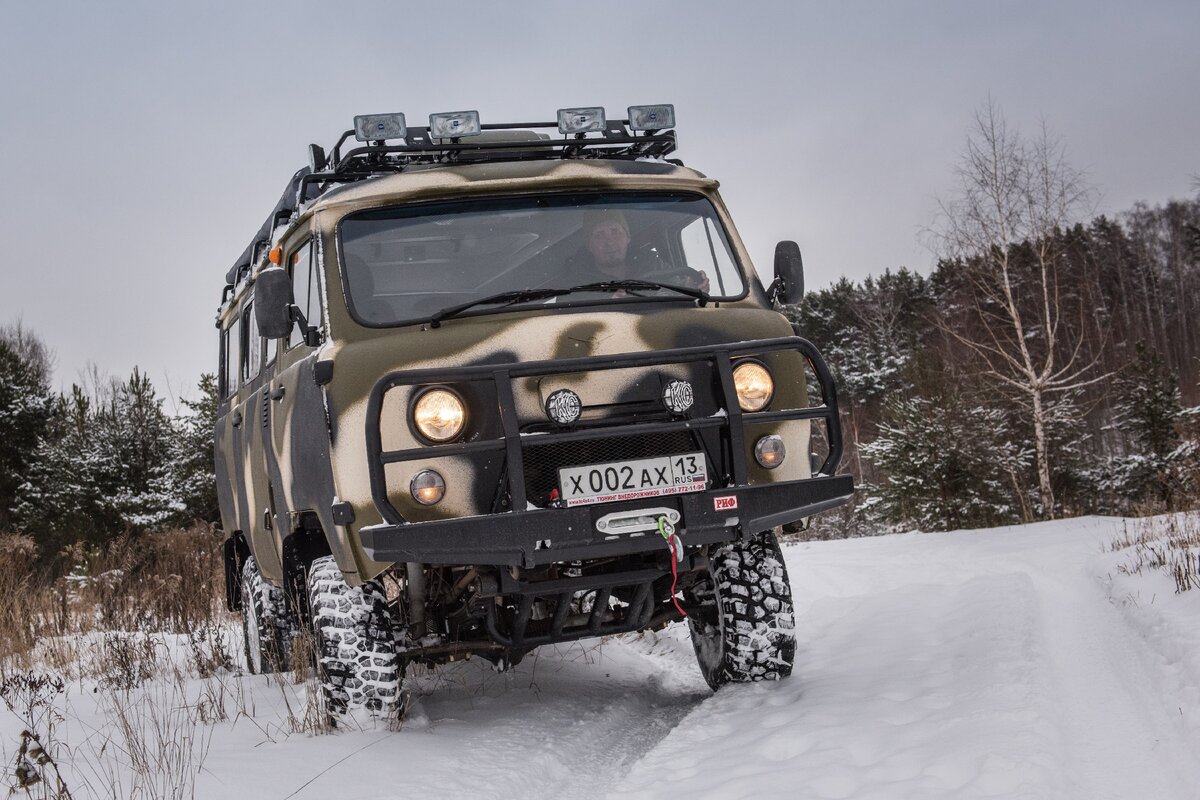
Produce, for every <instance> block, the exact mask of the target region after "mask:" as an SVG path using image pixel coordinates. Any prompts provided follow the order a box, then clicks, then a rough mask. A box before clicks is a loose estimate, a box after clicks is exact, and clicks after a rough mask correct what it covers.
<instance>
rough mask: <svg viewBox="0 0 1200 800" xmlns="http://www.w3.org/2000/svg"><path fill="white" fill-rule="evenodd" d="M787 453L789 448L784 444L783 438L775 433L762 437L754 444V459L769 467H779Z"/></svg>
mask: <svg viewBox="0 0 1200 800" xmlns="http://www.w3.org/2000/svg"><path fill="white" fill-rule="evenodd" d="M786 455H787V448H786V447H784V446H783V439H781V438H779V437H778V436H776V435H775V434H773V433H771V434H768V435H766V436H764V437H762V438H761V439H759V440H758V441H757V442H755V444H754V460H755V461H757V462H758V463H759V464H761V465H762V466H764V467H766V468H767V469H775V468H776V467H778V466H779V465H780V464H782V463H783V459H784V457H785V456H786Z"/></svg>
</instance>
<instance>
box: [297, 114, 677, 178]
mask: <svg viewBox="0 0 1200 800" xmlns="http://www.w3.org/2000/svg"><path fill="white" fill-rule="evenodd" d="M628 125H629V120H627V119H622V120H609V121H607V122H606V123H605V127H604V130H602V131H597V132H596V133H598V134H599V135H596V136H589V135H588V134H585V133H576V134H568V135H564V136H562V138H552V137H551V136H549V135H547V134H544V133H538V129H542V128H550V129H553V130H554V131H555V132H557V131H558V123H557V122H514V123H491V124H482V125H480V126H479V128H480V131H481V132H482V135H480V136H478V137H477V138H476V137H471V138H467V137H455V138H450V139H439V138H435V137H432V136H430V134H429V128H427V127H413V128H408V129H407V131H406V134H405V137H404V144H391V145H389V144H385V143H384V142H382V141H378V142H370V143H369V144H365V145H362V146H360V147H355V148H354V149H352V150H349V151H348V152H346V153H345V154H344V155H343V154H342V145H344V144H345V143H346V141H347V140H348V139H350V137H352V136H354V131H353V130H349V131H346V132H345V133H343V134H342V136H341V138H340V139H338V142H337V144H336V145H334V147H333V151H332V153H331V154H330V158H329V159H328V163H327V164H325V165H323V167H322V168H321V169H320V170H319V171H317V170H314V171H313V172H311V173H310V174H308V175H306V176H304V178H303V179H302V181H301V185H302V186H303V187H307V186H308V185H310V184H317V185H320V186H321V187H322V188H321V191H322V192H324V191H327V190H328V189H329V188H331V186H332V185H334V184H341V183H352V182H354V181H359V180H362V179H364V178H368V177H371V176H374V175H381V174H390V173H396V172H403V171H404V170H405V169H406V168H407V167H410V166H414V165H417V164H444V165H451V164H481V163H494V162H498V161H537V160H553V159H563V160H566V159H584V158H610V159H622V160H627V161H632V160H636V159H639V158H665V157H666V156H668V155H670V154H671V153H673V152H674V151H675V131H673V130H662V131H645V132H643V133H641V134H640V135H639V134H638V133H636V132H634V131H631V130H629V128H628V127H627V126H628ZM501 131H504V132H508V133H509V134H510V135H509V136H497V135H495V134H496V133H499V132H501ZM488 132H493V135H492V136H488V135H487V133H488ZM520 133H531V134H533V136H532V137H530V138H524V137H520V136H519V135H516V136H514V135H512V134H520ZM318 150H319V148H318ZM317 166H322V165H320V163H319V162H318V164H317Z"/></svg>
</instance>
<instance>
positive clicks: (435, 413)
mask: <svg viewBox="0 0 1200 800" xmlns="http://www.w3.org/2000/svg"><path fill="white" fill-rule="evenodd" d="M412 416H413V424H414V425H416V427H417V430H418V431H420V433H421V435H422V436H424V437H425V438H426V439H428V440H430V441H431V442H437V443H439V444H440V443H442V442H448V441H450V440H451V439H454V438H455V437H457V436H458V435H459V434H460V433H462V431H463V428H464V427H465V425H466V422H467V408H466V406H465V405H463V401H462V399H460V398H459V396H458V395H457V394H455V393H454V392H452V391H450V390H449V389H430V390H429V391H427V392H424V393H423V394H422V395H421V396H420V397H418V398H417V402H416V404H414V405H413V412H412Z"/></svg>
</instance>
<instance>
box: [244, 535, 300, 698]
mask: <svg viewBox="0 0 1200 800" xmlns="http://www.w3.org/2000/svg"><path fill="white" fill-rule="evenodd" d="M241 583H242V585H241V591H242V643H243V645H244V647H245V652H246V668H247V669H249V670H250V672H251V673H252V674H255V675H260V674H264V673H268V672H284V671H286V670H287V669H288V668H289V663H288V662H289V657H290V655H291V643H292V636H293V634H294V633H295V630H296V625H295V620H294V619H293V617H292V612H291V609H289V608H288V605H287V602H286V600H285V598H284V596H283V590H281V589H277V588H275V587H274V586H272V585H271V584H269V583H267V582H266V581H265V580H263V576H262V573H261V572H259V570H258V563H257V562H255V560H254V556H250V557H249V558H247V559H246V562H245V564H243V565H242V582H241Z"/></svg>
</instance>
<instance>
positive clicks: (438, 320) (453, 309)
mask: <svg viewBox="0 0 1200 800" xmlns="http://www.w3.org/2000/svg"><path fill="white" fill-rule="evenodd" d="M639 289H642V290H647V289H667V290H669V291H673V292H679V293H680V294H684V295H687V296H688V297H694V298H696V299H697V300H699V301H700V305H702V306H703V305H704V304H705V303H707V302H708V294H707V293H706V292H702V291H701V290H699V289H692V288H689V287H687V286H673V285H671V284H668V283H657V282H655V281H643V280H621V281H600V282H598V283H583V284H580V285H579V286H570V287H567V288H563V289H521V290H518V291H514V292H501V293H499V294H493V295H488V296H487V297H480V298H479V299H478V300H471V301H469V302H466V303H460V304H458V305H456V306H450V307H449V308H443V309H442V310H441V311H439V312H437V313H436V314H434V315H433V316H431V317H430V318H429V327H431V328H438V327H441V324H442V320H446V319H450V318H451V317H456V316H458V315H459V314H461V313H462V312H464V311H466V310H468V309H471V308H474V307H475V306H483V305H492V304H494V303H500V304H503V305H506V306H511V305H513V304H515V303H526V302H529V301H530V300H548V299H549V298H551V297H559V296H560V295H564V294H574V293H575V292H620V291H630V292H631V291H637V290H639Z"/></svg>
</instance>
